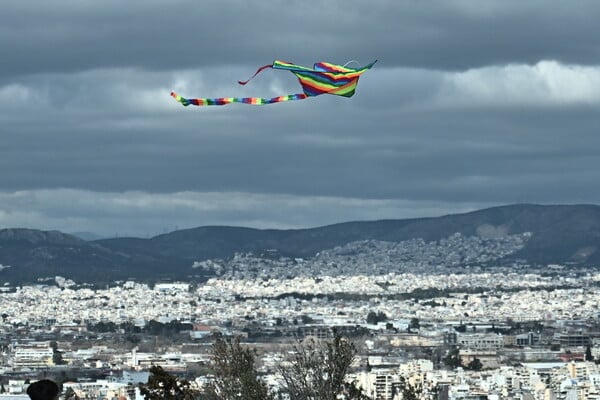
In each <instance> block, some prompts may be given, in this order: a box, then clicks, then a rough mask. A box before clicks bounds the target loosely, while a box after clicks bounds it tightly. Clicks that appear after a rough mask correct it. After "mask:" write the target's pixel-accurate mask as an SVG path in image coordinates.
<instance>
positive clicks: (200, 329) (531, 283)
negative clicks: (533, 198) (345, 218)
mask: <svg viewBox="0 0 600 400" xmlns="http://www.w3.org/2000/svg"><path fill="white" fill-rule="evenodd" d="M530 237H531V234H528V233H523V234H519V235H507V236H504V237H500V238H486V239H482V238H478V237H465V236H464V235H461V234H454V235H451V236H450V237H448V238H446V239H441V240H439V241H435V242H426V241H423V240H411V241H405V242H399V243H391V242H382V241H360V242H352V243H349V244H347V245H344V246H339V247H336V248H333V249H330V250H326V251H322V252H319V253H318V254H317V255H316V256H315V257H314V258H310V259H299V258H295V259H291V258H288V257H283V256H281V255H279V254H278V253H277V252H276V251H266V252H265V253H264V254H263V255H253V254H242V253H237V254H235V256H234V257H232V258H231V259H228V260H206V261H202V262H195V263H194V265H193V268H195V269H196V268H201V269H204V270H206V271H208V272H210V273H211V274H212V276H213V277H212V278H210V279H208V280H205V281H201V282H162V283H155V284H147V283H142V282H135V281H118V282H114V283H113V284H112V285H107V286H106V287H97V286H94V285H91V284H89V283H85V282H74V281H72V280H70V279H67V278H65V277H59V276H57V277H55V278H54V279H52V280H49V279H47V278H46V279H40V283H39V284H37V285H26V286H12V285H9V284H5V285H4V286H3V287H2V288H1V291H0V304H2V314H1V316H2V324H1V328H0V329H1V332H2V338H3V339H2V350H3V352H2V359H1V371H2V376H3V377H4V378H3V382H2V384H3V386H2V388H3V390H4V393H5V394H6V395H7V396H11V397H10V398H14V399H18V398H25V397H23V393H24V392H23V391H24V388H25V387H26V386H27V385H26V382H29V381H30V380H32V379H35V378H36V377H42V376H52V377H55V378H57V379H59V380H61V381H62V382H61V383H62V388H63V392H64V391H65V390H67V389H70V390H72V393H75V394H76V395H77V397H79V398H81V399H83V398H94V399H96V398H109V399H110V398H113V397H114V398H126V399H131V400H134V399H141V398H142V395H141V394H140V391H139V390H140V389H139V385H140V384H144V383H146V381H147V379H148V375H149V372H148V371H149V369H150V368H151V367H152V366H154V365H159V366H161V367H163V368H164V369H165V370H166V371H168V372H169V373H173V374H175V375H178V376H182V377H185V378H186V379H189V380H190V381H191V382H192V385H193V386H194V387H196V388H197V389H198V390H202V388H203V386H204V385H205V384H206V383H207V382H210V380H211V370H210V359H211V348H212V345H213V343H214V338H215V335H222V336H223V337H229V338H240V340H241V343H242V345H243V346H246V347H249V348H252V349H255V350H256V354H257V366H258V371H259V373H260V377H261V379H262V380H264V382H266V383H267V384H268V385H269V387H270V388H271V390H273V392H277V390H278V389H280V388H279V386H278V385H279V382H278V379H277V366H278V365H279V364H280V363H281V362H283V361H284V360H285V359H286V357H289V353H290V351H292V350H293V349H294V346H295V345H297V344H298V343H303V342H305V341H307V340H312V339H315V340H321V341H327V340H331V339H332V338H333V337H334V334H335V333H336V332H337V333H338V334H341V335H343V336H344V337H346V338H348V339H349V340H351V341H352V343H353V344H354V346H356V357H355V360H354V362H353V365H352V369H351V372H350V373H349V374H348V376H347V379H348V380H349V381H352V382H355V383H356V385H357V386H358V387H360V388H361V389H362V390H363V392H364V393H365V394H366V395H368V396H370V398H373V399H385V400H387V399H390V400H392V399H396V398H401V395H400V394H399V393H401V390H400V389H399V388H401V387H403V385H406V382H408V384H409V385H412V386H413V387H418V388H420V389H419V390H420V392H419V396H420V397H419V398H423V399H444V398H446V399H480V398H488V399H535V400H542V399H543V400H545V399H581V398H585V399H595V398H600V386H598V385H599V384H600V369H599V367H598V365H597V364H596V363H595V362H594V360H600V312H599V311H598V310H599V305H600V273H598V272H597V271H596V270H595V269H593V268H585V267H581V266H580V267H577V268H572V267H569V266H566V265H559V264H554V265H546V266H537V267H536V266H532V265H527V264H519V263H512V264H509V265H502V263H500V262H499V261H498V260H500V259H502V258H503V257H504V256H506V255H508V254H511V253H514V252H516V251H518V250H519V249H521V248H522V247H523V245H524V244H525V243H526V241H527V240H528V239H529V238H530ZM495 262H496V263H498V265H501V266H493V265H494V263H495ZM206 271H205V272H206ZM19 396H20V397H19ZM398 396H400V397H398Z"/></svg>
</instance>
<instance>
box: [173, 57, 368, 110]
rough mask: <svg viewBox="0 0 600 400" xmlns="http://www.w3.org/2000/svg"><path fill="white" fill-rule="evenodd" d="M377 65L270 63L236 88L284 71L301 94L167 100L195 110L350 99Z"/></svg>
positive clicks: (240, 82)
mask: <svg viewBox="0 0 600 400" xmlns="http://www.w3.org/2000/svg"><path fill="white" fill-rule="evenodd" d="M376 62H377V61H373V62H372V63H371V64H369V65H366V66H364V67H362V68H357V69H354V68H348V67H347V66H345V65H336V64H330V63H326V62H319V63H316V64H315V65H314V66H313V68H307V67H303V66H300V65H294V64H290V63H287V62H283V61H277V60H276V61H274V62H273V64H269V65H265V66H263V67H260V68H259V69H258V70H257V71H256V72H255V73H254V75H252V77H250V79H248V80H247V81H238V83H239V84H240V85H245V84H246V83H248V82H250V80H251V79H252V78H254V77H255V76H256V75H258V74H259V73H260V72H262V71H263V70H265V69H267V68H273V69H284V70H287V71H290V72H292V73H293V74H294V75H296V77H297V78H298V81H299V82H300V85H302V90H303V93H297V94H288V95H285V96H278V97H273V98H262V97H217V98H198V99H186V98H185V97H181V96H180V95H178V94H177V93H175V92H171V96H173V98H175V100H177V101H178V102H180V103H181V104H183V105H184V106H189V105H190V104H193V105H195V106H222V105H225V104H230V103H244V104H254V105H263V104H273V103H281V102H282V101H291V100H304V99H306V98H308V97H313V96H318V95H321V94H334V95H337V96H344V97H352V95H354V92H355V91H356V85H357V84H358V78H360V76H361V75H362V74H363V73H364V72H366V71H367V70H368V69H370V68H371V67H372V66H373V65H374V64H375V63H376Z"/></svg>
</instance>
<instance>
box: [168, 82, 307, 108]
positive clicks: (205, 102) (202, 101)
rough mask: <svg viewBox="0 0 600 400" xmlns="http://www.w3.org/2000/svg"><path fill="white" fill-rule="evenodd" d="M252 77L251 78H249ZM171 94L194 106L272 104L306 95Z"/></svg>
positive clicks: (300, 98)
mask: <svg viewBox="0 0 600 400" xmlns="http://www.w3.org/2000/svg"><path fill="white" fill-rule="evenodd" d="M250 79H252V78H250ZM171 96H172V97H173V98H174V99H175V100H177V101H178V102H180V103H181V104H182V105H184V106H186V107H187V106H189V105H190V104H191V105H194V106H223V105H225V104H231V103H244V104H253V105H263V104H274V103H281V102H283V101H292V100H304V99H306V98H307V97H308V96H307V95H306V94H304V93H297V94H288V95H285V96H278V97H272V98H267V99H265V98H262V97H216V98H198V99H186V98H185V97H181V96H180V95H178V94H177V93H175V92H171Z"/></svg>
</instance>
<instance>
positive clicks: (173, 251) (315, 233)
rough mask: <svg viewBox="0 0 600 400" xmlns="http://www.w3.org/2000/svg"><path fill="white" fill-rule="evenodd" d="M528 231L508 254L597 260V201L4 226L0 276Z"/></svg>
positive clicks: (148, 273) (75, 273) (162, 272)
mask: <svg viewBox="0 0 600 400" xmlns="http://www.w3.org/2000/svg"><path fill="white" fill-rule="evenodd" d="M523 232H531V233H532V234H533V235H532V237H531V239H530V240H529V241H528V242H527V244H526V246H525V247H524V248H523V249H522V250H520V251H519V252H517V253H515V254H513V255H511V256H510V258H509V259H507V260H506V261H510V260H512V259H522V260H527V261H528V262H529V263H531V264H552V263H573V264H579V265H600V251H598V250H599V249H600V206H596V205H559V206H541V205H530V204H519V205H509V206H502V207H494V208H488V209H484V210H479V211H474V212H470V213H465V214H455V215H446V216H442V217H434V218H415V219H402V220H382V221H365V222H346V223H340V224H335V225H329V226H323V227H318V228H310V229H292V230H275V229H252V228H239V227H224V226H206V227H199V228H193V229H185V230H179V231H175V232H171V233H168V234H163V235H159V236H155V237H153V238H150V239H140V238H114V239H102V240H95V241H84V240H82V239H79V238H76V237H75V236H72V235H67V234H64V233H60V232H56V231H37V230H31V229H4V230H0V265H1V267H0V269H1V271H0V282H2V281H3V280H5V281H10V282H31V281H34V280H35V279H36V278H38V277H52V276H55V275H61V276H64V277H68V278H72V279H75V280H76V281H86V282H107V281H113V280H117V279H127V278H135V279H138V280H159V279H167V278H171V279H187V278H189V277H190V276H191V275H194V274H197V273H198V271H196V270H192V268H191V265H192V264H193V262H194V261H202V260H207V259H215V258H221V259H225V258H229V257H231V256H233V255H234V253H236V252H254V253H261V252H263V251H265V250H269V249H274V250H277V251H278V252H279V253H281V254H283V255H287V256H292V257H304V258H309V257H311V256H313V255H314V254H316V253H317V252H319V251H322V250H325V249H330V248H333V247H335V246H340V245H344V244H346V243H349V242H354V241H358V240H366V239H374V240H381V241H391V242H399V241H404V240H409V239H413V238H422V239H424V240H425V241H435V240H440V239H442V238H446V237H448V236H450V235H452V234H454V233H461V234H462V235H465V236H480V237H484V238H491V237H499V236H503V235H509V234H516V233H523ZM6 266H10V267H9V268H5V267H6ZM197 278H201V277H197Z"/></svg>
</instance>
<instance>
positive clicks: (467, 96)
mask: <svg viewBox="0 0 600 400" xmlns="http://www.w3.org/2000/svg"><path fill="white" fill-rule="evenodd" d="M599 12H600V4H599V3H597V2H595V1H574V2H569V3H568V4H567V3H564V2H559V1H551V2H549V1H546V0H545V1H531V2H527V3H523V2H518V1H499V0H498V1H466V0H457V1H451V2H445V1H444V2H442V1H428V2H423V1H408V0H407V1H383V0H379V1H373V2H359V1H337V0H335V1H327V2H322V4H319V3H315V4H313V5H311V6H310V7H309V6H308V5H307V3H306V2H300V1H265V2H248V1H241V0H240V1H218V2H217V1H214V2H213V1H206V2H197V3H190V2H184V1H172V2H161V1H155V0H144V1H132V2H128V4H127V6H125V5H123V4H121V3H120V2H117V1H105V2H91V1H89V2H88V1H56V2H52V3H48V2H42V1H32V2H21V3H14V4H11V5H10V6H5V7H3V12H2V13H1V14H0V50H2V54H5V55H8V57H6V58H4V57H3V60H2V68H0V127H1V131H2V132H1V133H0V227H2V226H17V225H18V226H25V225H27V226H32V227H38V226H39V227H44V228H51V227H52V225H55V226H56V228H60V229H68V230H90V231H93V230H96V231H98V232H102V233H103V234H111V233H112V232H113V231H114V232H128V233H139V234H146V233H148V232H150V233H153V232H158V231H161V230H162V229H163V228H164V226H165V225H166V226H172V225H179V226H181V225H184V223H185V225H186V226H194V225H203V224H208V223H211V224H219V223H223V224H244V225H250V226H261V227H265V226H280V227H296V226H314V225H320V224H323V223H332V222H336V221H342V220H351V219H365V218H402V217H407V216H416V215H419V213H422V214H423V215H433V213H434V210H435V212H439V213H440V214H442V213H446V212H455V211H464V210H467V209H473V208H477V207H482V206H488V205H491V204H501V203H512V202H540V203H570V202H585V203H595V202H598V199H599V198H600V186H598V185H597V184H596V183H597V182H598V181H599V178H600V172H598V169H597V162H598V156H597V149H598V148H599V147H600V139H599V138H598V135H597V130H598V128H597V127H598V126H600V121H599V119H600V117H599V115H600V114H598V111H597V110H598V108H599V106H600V60H599V58H600V50H599V47H598V45H597V38H598V37H600V28H598V24H597V21H596V20H595V18H594V16H595V15H599ZM275 58H278V59H284V60H289V61H293V62H297V63H302V64H306V65H310V64H311V63H312V62H315V61H320V60H328V61H332V62H339V63H344V62H346V61H348V60H353V59H354V60H358V61H359V62H360V63H361V64H365V63H367V62H369V61H372V60H374V59H379V60H380V61H379V63H378V64H376V66H375V67H374V68H373V69H372V70H371V71H369V72H368V73H366V74H365V75H364V77H362V78H361V82H360V84H359V87H358V91H357V95H356V96H355V97H353V98H352V99H344V98H338V97H334V96H329V97H328V96H321V97H319V98H314V99H308V100H305V101H303V102H297V103H286V104H277V105H272V106H265V107H250V106H244V105H230V106H226V107H213V108H202V109H199V108H187V109H186V108H183V107H181V106H180V105H178V104H177V103H175V102H174V101H173V100H172V99H171V98H170V97H169V96H168V94H169V92H170V91H171V90H176V91H178V92H180V93H181V94H182V95H184V96H188V97H194V96H217V97H220V96H262V97H268V96H276V95H281V94H286V93H294V92H297V91H299V88H298V85H297V83H296V82H295V79H294V77H293V76H292V75H291V74H289V73H286V72H284V71H267V72H265V73H263V75H261V76H259V77H258V78H256V79H255V80H254V81H252V83H251V84H249V85H248V86H246V87H240V86H238V85H237V84H236V80H237V79H243V78H247V77H249V76H250V75H251V74H252V73H253V72H254V70H255V69H256V68H257V67H258V66H260V65H263V64H266V63H269V62H270V61H272V60H273V59H275ZM182 193H183V194H185V195H182ZM216 194H218V195H216ZM228 194H230V197H231V198H232V199H233V198H235V199H239V201H242V200H241V199H250V198H254V199H255V200H256V199H260V201H259V203H260V206H252V205H248V206H247V207H242V208H239V207H237V208H236V207H235V206H233V205H232V203H231V202H229V201H226V199H227V198H228V197H229V196H228ZM253 196H254V197H253ZM95 197H97V199H99V200H98V201H97V202H94V201H91V200H90V199H93V198H95ZM132 197H134V198H135V199H137V200H136V201H135V202H132V203H128V204H129V205H128V206H127V207H122V206H118V205H117V204H121V205H122V202H123V201H125V199H131V198H132ZM169 197H172V199H173V202H171V203H169V202H167V201H166V199H167V198H169ZM144 198H147V199H148V201H143V200H142V199H144ZM156 198H160V199H162V200H161V201H162V203H161V206H160V207H157V206H156V202H153V201H152V199H156ZM182 198H185V199H186V200H185V201H186V202H187V203H186V204H195V205H194V207H196V208H198V207H199V208H202V209H203V210H204V211H203V212H201V213H199V212H193V211H191V210H192V208H187V207H181V206H180V204H181V203H180V200H181V199H182ZM57 199H62V200H61V201H59V200H57ZM101 199H103V200H101ZM106 199H121V200H119V201H121V203H119V201H116V200H115V201H107V200H106ZM323 199H327V200H326V201H325V200H323ZM127 201H129V200H127ZM61 204H63V205H64V204H69V207H64V206H61ZM178 204H179V206H178ZM333 204H339V206H338V207H335V206H333ZM432 204H433V205H434V206H432ZM84 205H85V206H84ZM208 205H210V207H209V206H208ZM169 207H173V209H171V211H169ZM363 207H364V208H363ZM175 209H177V210H175ZM334 209H336V210H337V211H336V212H333V211H332V210H334ZM187 211H189V213H187V214H186V212H187ZM160 214H161V215H162V217H161V216H159V215H160ZM186 215H187V217H186ZM290 215H294V217H293V218H291V217H290ZM168 220H172V221H181V222H179V223H175V224H172V223H169V222H168ZM20 221H21V222H20ZM67 221H68V222H67ZM135 226H139V228H135Z"/></svg>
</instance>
